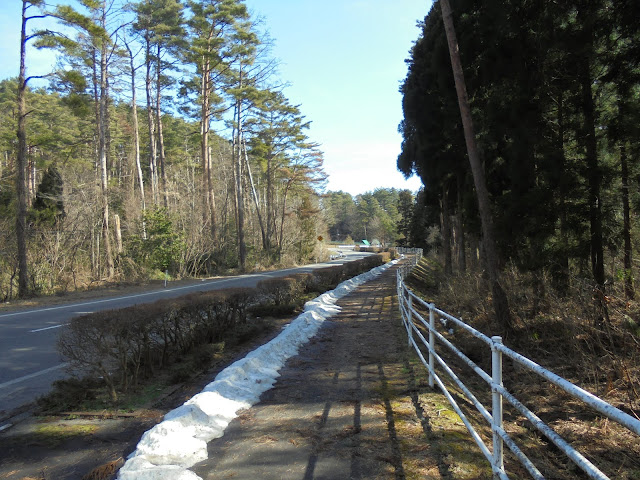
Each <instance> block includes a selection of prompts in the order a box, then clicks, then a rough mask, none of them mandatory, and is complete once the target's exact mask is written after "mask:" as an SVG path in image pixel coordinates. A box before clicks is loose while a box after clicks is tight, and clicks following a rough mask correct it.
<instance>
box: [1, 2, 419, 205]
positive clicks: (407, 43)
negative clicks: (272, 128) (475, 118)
mask: <svg viewBox="0 0 640 480" xmlns="http://www.w3.org/2000/svg"><path fill="white" fill-rule="evenodd" d="M61 3H62V2H61ZM245 3H246V5H247V7H248V8H249V10H250V11H251V12H252V13H253V15H254V16H260V17H262V18H263V20H264V24H265V28H266V29H267V30H268V32H269V34H270V36H271V38H272V39H273V41H274V47H273V49H272V55H273V56H274V57H275V58H277V59H278V60H279V62H280V66H279V73H280V74H279V77H280V79H281V80H282V81H284V82H287V83H288V84H289V86H288V87H287V88H286V89H285V92H284V93H285V95H286V96H287V98H289V100H290V102H291V103H292V104H296V105H300V110H301V112H302V114H303V115H304V116H305V117H306V119H307V120H308V121H311V128H310V130H309V132H308V135H309V137H310V140H312V141H314V142H317V143H320V149H321V150H322V151H323V152H324V169H325V171H326V173H327V174H328V176H329V178H328V183H327V186H326V189H327V190H334V191H337V190H342V191H345V192H349V193H350V194H352V195H358V194H361V193H364V192H368V191H373V190H374V189H376V188H379V187H385V188H400V189H402V188H408V189H410V190H413V191H417V190H418V189H419V188H420V186H421V182H420V180H419V179H418V178H417V177H415V176H414V177H412V178H411V179H409V180H408V181H406V180H405V179H404V177H403V176H402V174H401V173H400V172H398V170H397V169H396V159H397V157H398V155H399V153H400V150H401V142H402V137H401V136H400V134H399V133H398V131H397V129H398V124H399V123H400V121H401V120H402V96H401V95H400V93H399V91H398V88H399V87H400V84H401V82H402V80H403V79H404V78H405V76H406V73H407V66H406V64H405V59H406V58H407V57H408V56H409V50H410V48H411V46H412V44H413V42H415V40H416V39H417V38H418V35H419V29H418V27H417V22H418V21H419V20H423V19H424V17H425V16H426V14H427V13H428V11H429V8H430V5H431V2H430V1H429V0H394V1H390V0H245ZM20 4H21V2H20V1H19V0H1V1H0V79H4V78H9V77H16V76H17V74H18V67H19V50H18V47H19V40H20ZM39 27H41V25H39ZM52 63H53V58H52V56H51V54H49V53H47V52H38V51H29V52H28V65H29V71H28V74H29V75H39V74H45V73H47V71H48V70H50V68H51V65H52Z"/></svg>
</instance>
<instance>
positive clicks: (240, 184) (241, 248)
mask: <svg viewBox="0 0 640 480" xmlns="http://www.w3.org/2000/svg"><path fill="white" fill-rule="evenodd" d="M240 88H242V67H240ZM236 112H237V123H236V135H237V142H236V152H235V153H236V161H235V166H236V199H237V200H236V201H237V205H238V225H237V227H238V261H239V263H240V270H242V271H244V269H245V266H246V261H247V258H246V257H247V253H246V245H245V241H244V181H243V175H242V144H241V138H242V128H243V125H242V100H237V101H236Z"/></svg>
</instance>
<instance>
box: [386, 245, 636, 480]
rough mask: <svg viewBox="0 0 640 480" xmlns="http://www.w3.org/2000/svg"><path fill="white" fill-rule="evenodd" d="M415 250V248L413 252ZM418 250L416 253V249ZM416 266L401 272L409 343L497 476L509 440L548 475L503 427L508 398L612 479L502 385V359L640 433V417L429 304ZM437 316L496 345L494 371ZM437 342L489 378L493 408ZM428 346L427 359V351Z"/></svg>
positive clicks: (584, 463)
mask: <svg viewBox="0 0 640 480" xmlns="http://www.w3.org/2000/svg"><path fill="white" fill-rule="evenodd" d="M407 253H409V252H407ZM411 253H413V252H411ZM417 257H418V255H416V257H415V259H414V265H415V264H417V262H418V260H419V259H418V258H417ZM411 267H412V265H410V264H409V265H404V266H402V267H401V268H400V269H398V273H397V288H398V300H399V308H400V312H401V314H402V320H403V323H404V326H405V328H406V330H407V336H408V342H409V346H413V348H414V349H415V351H416V353H417V354H418V357H419V358H420V360H421V361H422V363H423V365H424V366H425V367H427V369H428V371H429V386H430V387H432V388H433V387H434V386H435V385H436V384H437V385H438V387H439V388H440V390H441V391H442V393H443V394H444V396H445V397H446V398H447V400H448V401H449V403H450V404H451V406H452V407H453V409H454V410H455V412H456V413H457V414H458V415H459V416H460V418H461V420H462V422H463V423H464V424H465V426H466V427H467V429H468V430H469V433H470V434H471V436H472V438H473V440H474V441H475V442H476V444H477V445H478V447H479V448H480V450H481V452H482V453H483V455H484V456H485V458H486V459H487V460H488V461H489V462H490V463H491V470H492V472H493V478H494V479H496V478H499V479H509V477H508V476H507V473H506V472H505V470H504V460H503V458H504V456H503V445H504V444H506V445H507V447H508V448H509V449H510V450H511V452H512V453H513V454H514V455H515V457H516V458H517V459H518V460H519V461H520V463H521V464H522V465H523V466H524V468H525V469H526V470H527V471H528V472H529V474H530V475H531V477H532V478H534V479H536V480H538V479H544V478H545V477H544V476H543V475H542V473H540V471H539V470H538V469H537V468H536V466H535V465H534V464H533V462H532V461H531V460H530V459H529V458H528V457H527V456H526V454H525V453H524V452H523V451H522V450H521V449H520V448H519V447H518V446H517V445H516V443H515V441H514V440H513V439H512V438H511V437H510V436H509V434H508V433H507V432H506V431H505V430H504V428H503V422H502V411H503V409H502V407H503V400H506V401H507V402H508V403H509V404H511V405H512V406H513V407H514V408H515V409H516V410H518V411H519V412H520V413H521V414H522V415H524V417H525V418H527V419H528V420H529V421H530V422H531V424H532V425H533V426H534V427H535V428H536V429H537V430H538V431H539V432H541V433H542V434H543V435H544V436H546V437H547V438H548V439H549V440H550V441H551V442H552V443H553V444H554V445H556V446H557V447H558V448H559V449H560V450H562V451H563V452H564V453H565V454H566V455H567V457H568V458H569V459H571V461H572V462H573V463H575V464H576V465H577V466H578V467H579V468H580V469H581V470H582V471H584V472H585V473H586V474H587V475H588V476H589V477H590V478H594V479H598V480H604V479H608V478H609V477H607V476H606V475H605V474H604V473H603V472H601V471H600V470H599V469H598V468H597V467H596V466H595V465H593V464H592V463H591V462H590V461H589V460H588V459H587V458H585V457H584V456H583V455H582V454H581V453H580V452H578V451H577V450H576V449H574V448H573V447H572V446H571V445H570V444H569V443H568V442H567V441H566V440H564V439H563V438H562V437H561V436H560V435H559V434H558V433H556V432H555V431H554V430H553V429H552V428H551V427H549V426H548V425H546V424H545V423H544V422H543V421H542V420H541V419H540V418H539V417H538V416H537V415H536V414H535V413H533V412H532V411H531V410H529V409H528V408H527V407H526V406H524V405H523V404H522V403H521V402H520V401H519V400H518V399H517V398H515V396H514V395H513V394H512V393H510V392H509V391H508V390H507V389H506V388H505V387H504V385H503V383H502V358H503V355H506V356H507V357H509V358H511V359H512V360H513V361H514V362H516V363H518V364H519V365H520V366H521V367H523V368H525V369H527V370H529V371H531V372H533V373H535V374H537V375H539V376H541V377H542V378H544V379H546V380H547V381H549V382H551V383H552V384H554V385H556V386H558V387H560V388H561V389H563V390H564V391H565V392H567V393H568V394H569V395H571V396H572V397H574V398H576V399H578V400H581V401H582V402H584V403H585V404H586V405H588V406H590V407H591V408H593V409H595V410H596V411H598V412H599V413H601V414H602V415H604V416H605V417H607V418H609V419H610V420H613V421H615V422H617V423H619V424H620V425H623V426H624V427H626V428H627V429H629V430H630V431H631V432H633V433H635V434H636V435H640V421H638V420H637V419H636V418H634V417H632V416H631V415H628V414H627V413H625V412H623V411H621V410H619V409H617V408H615V407H613V406H612V405H610V404H609V403H607V402H605V401H604V400H602V399H600V398H598V397H596V396H595V395H593V394H591V393H589V392H587V391H586V390H583V389H582V388H580V387H577V386H576V385H574V384H572V383H571V382H569V381H568V380H565V379H564V378H562V377H560V376H558V375H556V374H555V373H553V372H551V371H549V370H547V369H545V368H543V367H542V366H540V365H538V364H537V363H536V362H534V361H532V360H530V359H528V358H527V357H525V356H523V355H520V354H519V353H517V352H515V351H513V350H511V349H510V348H508V347H506V346H505V345H503V343H502V338H501V337H498V336H494V337H491V338H489V337H488V336H486V335H484V334H483V333H481V332H479V331H478V330H476V329H474V328H473V327H471V326H470V325H468V324H466V323H464V322H463V321H462V320H461V319H459V318H456V317H454V316H453V315H450V314H449V313H447V312H445V311H443V310H440V309H439V308H436V306H435V305H434V304H432V303H427V302H425V301H424V300H422V299H421V298H419V297H418V296H416V295H415V294H414V293H413V292H412V291H411V290H410V289H409V288H408V287H407V286H406V284H405V282H404V279H405V277H406V275H407V274H408V272H409V271H410V269H411ZM416 306H420V307H422V309H424V310H426V311H427V312H428V314H429V318H428V320H425V318H424V317H423V315H422V314H421V313H420V312H419V311H418V310H417V308H416ZM436 316H439V317H440V319H441V321H443V322H444V323H448V322H452V323H453V324H455V325H457V326H458V327H460V328H462V329H464V330H465V331H467V332H469V333H470V334H471V335H473V336H474V337H476V338H477V339H479V340H481V341H482V342H484V343H485V344H486V346H487V348H490V349H491V374H489V373H487V372H485V371H484V370H483V369H482V368H480V367H479V366H478V365H476V364H475V363H474V362H473V361H472V360H471V359H470V358H469V357H467V356H466V355H465V354H464V353H463V352H462V351H461V350H460V349H458V348H457V347H456V346H455V345H454V344H453V343H452V342H451V341H449V340H448V339H447V338H445V337H444V336H443V335H442V334H441V333H440V332H438V330H437V328H436ZM420 325H421V326H423V327H424V328H426V330H427V331H428V336H427V338H425V336H424V335H423V334H422V331H421V330H420V329H419V326H420ZM436 341H437V342H439V343H440V344H442V345H443V346H445V347H447V348H448V349H449V350H450V351H452V352H453V353H454V354H455V355H456V356H458V357H459V358H460V359H461V360H462V361H463V362H464V363H465V364H467V365H468V366H469V367H470V368H471V369H472V370H473V371H474V372H475V373H476V374H477V375H478V376H479V377H480V378H481V379H482V380H484V381H485V382H486V383H487V384H488V386H489V388H490V390H491V396H492V402H491V403H492V405H491V412H490V411H489V410H487V408H486V407H485V406H484V405H483V404H482V403H481V402H480V401H479V400H478V399H477V398H476V396H475V395H474V394H473V393H472V392H471V390H470V389H469V388H468V387H467V386H466V385H465V384H464V383H463V382H462V380H460V378H458V376H457V375H456V374H455V373H454V371H453V370H452V369H451V368H450V367H449V366H448V365H447V363H446V362H445V360H444V359H443V358H442V357H441V356H440V355H439V354H438V352H437V350H436ZM424 350H426V352H427V355H426V356H427V358H425V354H424V353H423V351H424ZM436 363H437V364H438V365H439V366H440V367H441V369H442V370H443V371H444V372H445V373H446V374H447V375H448V376H449V377H450V378H451V380H452V381H453V382H454V383H455V384H456V385H457V386H458V387H459V388H460V390H462V392H464V395H465V396H466V397H467V398H468V399H469V401H470V402H471V403H473V405H474V406H475V407H476V408H477V410H478V411H479V412H480V414H481V415H482V417H483V418H484V419H485V420H486V421H487V422H488V423H489V425H490V426H491V431H492V440H493V445H492V449H491V450H489V447H487V445H486V444H485V443H484V441H483V440H482V438H480V436H479V435H478V433H477V431H476V429H475V428H474V427H473V425H472V424H471V423H470V422H469V420H468V418H467V417H466V415H465V414H464V412H463V411H462V410H461V408H460V406H459V405H458V403H457V402H456V401H455V399H454V398H453V396H452V395H451V394H450V393H449V391H448V389H447V387H446V386H445V384H444V382H443V381H442V380H441V378H440V376H439V375H438V373H437V372H436V368H435V367H436Z"/></svg>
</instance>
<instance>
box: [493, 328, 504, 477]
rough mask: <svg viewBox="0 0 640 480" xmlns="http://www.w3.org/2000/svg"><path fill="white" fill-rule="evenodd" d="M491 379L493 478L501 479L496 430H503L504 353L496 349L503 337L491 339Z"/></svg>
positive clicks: (500, 447) (500, 457)
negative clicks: (501, 390) (500, 390)
mask: <svg viewBox="0 0 640 480" xmlns="http://www.w3.org/2000/svg"><path fill="white" fill-rule="evenodd" d="M491 342H492V345H491V377H492V380H493V382H492V387H491V396H492V400H493V402H492V403H493V408H492V414H493V422H492V428H491V430H492V432H493V461H492V462H491V463H492V464H493V465H492V470H493V478H494V479H497V478H500V477H499V475H498V472H502V471H504V461H503V454H502V446H503V445H502V438H501V437H500V436H499V435H498V433H497V431H496V429H497V428H502V395H501V394H500V393H499V392H498V391H497V389H496V386H502V352H501V351H499V350H498V349H497V348H496V345H497V344H500V345H502V337H499V336H494V337H491Z"/></svg>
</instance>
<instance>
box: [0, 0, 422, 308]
mask: <svg viewBox="0 0 640 480" xmlns="http://www.w3.org/2000/svg"><path fill="white" fill-rule="evenodd" d="M71 5H73V7H72V6H71ZM22 6H23V10H22V11H23V15H22V38H21V42H20V45H19V46H20V51H21V58H22V62H21V68H20V71H19V72H16V73H17V74H18V76H17V77H16V78H12V79H5V80H2V81H1V82H0V104H1V105H2V108H1V110H0V150H1V151H2V156H1V158H0V222H1V223H2V225H1V226H0V236H1V238H0V243H1V245H2V247H1V248H0V300H2V301H7V300H10V299H12V298H15V297H18V296H21V297H25V296H30V295H34V294H53V293H64V292H67V291H72V290H77V289H84V288H89V287H95V286H99V285H103V284H105V282H136V281H143V280H147V279H153V278H160V277H162V278H164V275H165V272H168V273H169V275H170V276H171V277H172V278H173V277H184V276H190V275H191V276H198V275H210V274H213V273H221V272H228V271H248V270H255V269H261V268H269V267H272V266H284V265H292V264H298V263H304V262H307V261H310V260H317V259H321V258H324V257H327V256H328V255H327V252H326V248H325V245H326V243H327V242H329V241H330V240H331V239H334V240H336V241H344V240H349V241H351V240H353V239H356V240H358V241H359V240H362V239H369V240H370V241H371V242H372V243H376V242H379V243H380V244H385V245H391V244H393V243H394V242H395V241H396V240H398V239H400V241H402V239H403V238H404V239H406V238H407V235H403V234H402V233H400V232H399V231H398V224H399V223H400V219H401V218H402V215H401V213H400V212H401V211H402V209H403V208H405V211H404V213H403V215H404V218H408V215H409V212H408V210H406V208H408V207H407V205H408V204H411V203H412V202H413V194H412V193H411V192H408V191H404V192H400V191H398V190H395V189H381V190H376V191H375V192H369V193H367V194H363V195H358V196H357V197H356V198H353V197H352V196H351V195H350V194H348V193H344V192H325V184H326V175H325V173H324V171H323V168H322V165H323V155H322V151H321V146H320V145H318V144H317V143H316V142H314V141H313V140H312V139H311V138H309V135H308V127H309V124H310V120H308V119H307V118H305V116H304V115H303V113H302V106H300V105H296V104H295V103H293V102H292V101H291V100H289V99H288V98H287V97H286V96H285V93H284V91H285V86H286V81H285V80H283V79H281V78H279V74H278V68H277V67H278V61H277V60H276V59H274V58H273V57H272V56H271V54H270V45H271V43H272V40H271V39H270V38H269V37H268V35H267V34H266V33H265V32H266V26H265V25H264V24H263V21H262V20H259V19H255V18H252V17H251V16H250V14H249V12H248V11H247V7H246V5H245V4H244V3H243V2H242V1H240V0H188V1H185V2H181V1H179V0H141V1H139V2H123V1H117V0H100V1H95V0H82V1H80V2H73V3H69V4H63V3H62V4H60V5H59V6H57V7H56V8H53V9H52V8H51V7H47V5H46V4H45V3H44V2H43V1H41V0H24V1H22ZM45 20H47V21H48V23H46V25H51V24H52V22H53V24H54V25H55V28H52V27H50V26H49V27H47V28H42V25H43V23H42V22H43V21H45ZM28 46H35V47H37V48H42V49H49V50H52V51H53V52H55V54H56V55H57V65H56V68H55V69H54V71H52V72H51V73H50V74H48V75H46V76H44V78H40V77H29V75H28V71H29V64H30V59H29V53H28V52H29V51H28V49H27V47H28ZM16 47H18V45H16ZM16 132H17V135H16ZM400 197H402V202H404V205H405V207H400V208H399V205H400V203H399V202H400ZM340 209H344V210H340ZM349 237H350V238H349ZM320 239H322V241H321V240H320Z"/></svg>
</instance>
